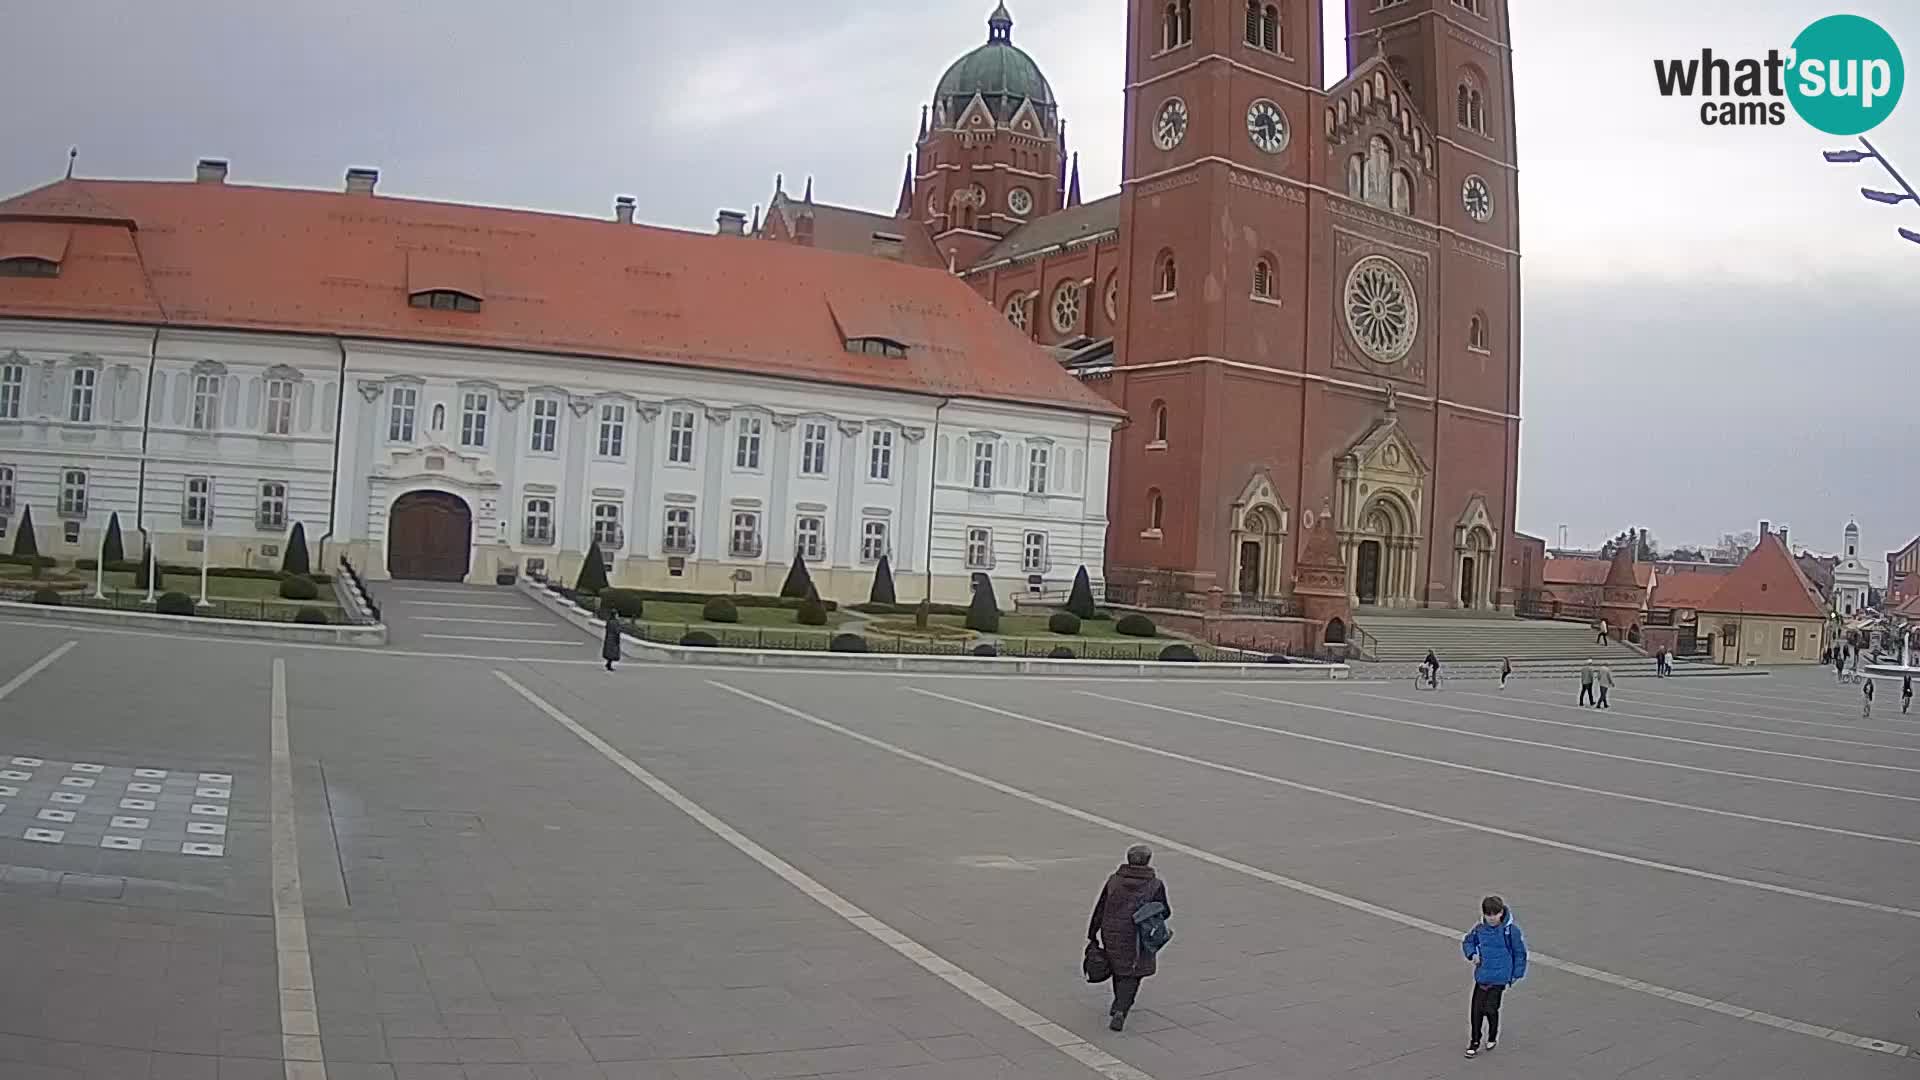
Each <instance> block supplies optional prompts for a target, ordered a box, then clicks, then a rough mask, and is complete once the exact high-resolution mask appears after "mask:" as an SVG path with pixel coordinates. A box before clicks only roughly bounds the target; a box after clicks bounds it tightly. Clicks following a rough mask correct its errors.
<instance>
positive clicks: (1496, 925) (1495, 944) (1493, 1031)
mask: <svg viewBox="0 0 1920 1080" xmlns="http://www.w3.org/2000/svg"><path fill="white" fill-rule="evenodd" d="M1460 951H1461V953H1462V954H1464V955H1465V956H1466V958H1467V961H1468V962H1469V963H1471V964H1472V965H1473V1006H1472V1008H1471V1010H1470V1011H1469V1013H1468V1016H1469V1034H1470V1038H1469V1039H1468V1042H1467V1056H1468V1057H1473V1056H1475V1055H1476V1054H1479V1053H1480V1051H1481V1043H1480V1028H1481V1025H1482V1024H1483V1023H1484V1024H1485V1026H1486V1031H1487V1041H1486V1049H1487V1050H1488V1051H1491V1050H1492V1049H1493V1048H1494V1046H1495V1045H1496V1044H1497V1043H1499V1041H1500V999H1501V998H1502V997H1504V996H1506V992H1507V987H1509V986H1512V985H1513V984H1514V983H1517V982H1519V981H1520V980H1521V979H1524V978H1526V977H1527V939H1526V937H1525V936H1524V935H1522V934H1521V933H1520V924H1519V923H1517V922H1514V921H1513V912H1512V911H1510V910H1509V909H1508V908H1507V902H1506V901H1505V900H1502V899H1500V898H1499V897H1498V896H1489V897H1487V898H1486V899H1485V900H1482V901H1480V921H1479V922H1477V923H1474V924H1473V929H1471V930H1469V931H1467V935H1466V937H1465V938H1463V939H1461V942H1460Z"/></svg>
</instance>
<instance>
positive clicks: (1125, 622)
mask: <svg viewBox="0 0 1920 1080" xmlns="http://www.w3.org/2000/svg"><path fill="white" fill-rule="evenodd" d="M1113 629H1114V632H1115V633H1119V634H1125V635H1127V636H1128V637H1153V636H1154V635H1155V634H1157V633H1159V631H1158V630H1156V629H1154V625H1153V620H1152V619H1149V618H1147V617H1146V616H1145V615H1142V614H1140V613H1139V612H1137V611H1132V612H1128V613H1127V614H1125V615H1122V616H1120V620H1119V621H1118V622H1116V623H1114V624H1113Z"/></svg>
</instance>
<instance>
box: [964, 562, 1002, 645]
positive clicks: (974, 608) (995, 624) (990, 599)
mask: <svg viewBox="0 0 1920 1080" xmlns="http://www.w3.org/2000/svg"><path fill="white" fill-rule="evenodd" d="M967 629H969V630H974V631H978V632H979V633H982V634H997V633H999V632H1000V601H999V600H998V599H997V598H995V596H994V595H993V579H992V578H990V577H988V576H987V575H985V574H977V575H975V576H974V579H973V602H972V603H970V604H968V605H967Z"/></svg>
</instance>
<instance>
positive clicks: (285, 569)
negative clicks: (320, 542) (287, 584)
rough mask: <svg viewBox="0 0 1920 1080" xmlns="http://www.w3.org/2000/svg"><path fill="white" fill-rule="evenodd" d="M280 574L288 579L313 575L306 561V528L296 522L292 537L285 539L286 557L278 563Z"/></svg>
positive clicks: (309, 564)
mask: <svg viewBox="0 0 1920 1080" xmlns="http://www.w3.org/2000/svg"><path fill="white" fill-rule="evenodd" d="M280 572H281V573H283V574H286V575H288V576H289V577H291V576H293V575H295V574H299V575H301V576H303V577H304V576H305V575H307V574H311V573H313V566H312V564H311V563H309V562H308V561H307V527H306V526H305V525H304V524H302V523H300V522H298V521H296V522H294V523H293V535H292V536H289V537H287V556H286V558H285V559H284V560H282V561H281V563H280Z"/></svg>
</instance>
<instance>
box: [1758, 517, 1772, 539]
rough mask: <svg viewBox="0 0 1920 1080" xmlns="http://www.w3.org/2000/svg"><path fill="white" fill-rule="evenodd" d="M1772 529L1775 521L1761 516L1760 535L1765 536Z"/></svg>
mask: <svg viewBox="0 0 1920 1080" xmlns="http://www.w3.org/2000/svg"><path fill="white" fill-rule="evenodd" d="M1772 531H1773V522H1771V521H1768V520H1767V519H1765V518H1761V519H1760V535H1761V536H1765V535H1767V534H1768V533H1770V532H1772Z"/></svg>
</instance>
